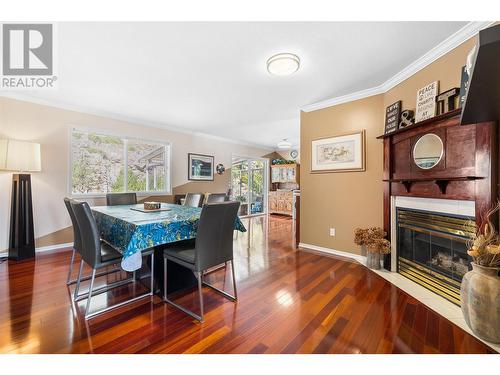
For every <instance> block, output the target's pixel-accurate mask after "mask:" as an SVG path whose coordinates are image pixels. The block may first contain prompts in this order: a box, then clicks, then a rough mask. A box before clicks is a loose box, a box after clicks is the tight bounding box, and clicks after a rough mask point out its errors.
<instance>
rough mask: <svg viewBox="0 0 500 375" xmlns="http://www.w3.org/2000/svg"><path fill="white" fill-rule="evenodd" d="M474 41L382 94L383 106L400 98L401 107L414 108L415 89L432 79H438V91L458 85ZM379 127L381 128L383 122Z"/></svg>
mask: <svg viewBox="0 0 500 375" xmlns="http://www.w3.org/2000/svg"><path fill="white" fill-rule="evenodd" d="M475 43H476V39H475V38H471V39H469V40H468V41H466V42H464V43H462V44H461V45H460V46H458V47H457V48H455V49H454V50H452V51H450V52H449V53H447V54H446V55H444V56H443V57H441V58H439V59H437V60H436V61H434V62H433V63H432V64H430V65H428V66H426V67H425V68H424V69H422V70H420V71H419V72H417V73H415V74H414V75H413V76H411V77H410V78H408V79H407V80H405V81H403V82H402V83H400V84H399V85H397V86H396V87H394V88H392V89H391V90H389V91H387V92H386V93H385V94H384V108H385V107H387V106H389V105H390V104H392V103H394V102H396V101H398V100H402V102H403V103H402V105H403V109H413V110H414V109H415V104H416V101H417V90H418V89H421V88H422V87H424V86H425V85H427V84H428V83H431V82H433V81H439V92H444V91H447V90H449V89H451V88H453V87H460V78H461V69H462V67H463V66H464V65H465V61H466V58H467V54H468V53H469V51H470V50H471V49H472V47H474V45H475ZM381 129H383V123H382V124H381Z"/></svg>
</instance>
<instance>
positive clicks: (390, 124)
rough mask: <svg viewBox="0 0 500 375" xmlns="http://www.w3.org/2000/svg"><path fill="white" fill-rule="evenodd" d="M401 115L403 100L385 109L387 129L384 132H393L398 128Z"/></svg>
mask: <svg viewBox="0 0 500 375" xmlns="http://www.w3.org/2000/svg"><path fill="white" fill-rule="evenodd" d="M400 116H401V100H398V101H397V102H396V103H394V104H391V105H390V106H389V107H387V108H386V109H385V130H384V134H389V133H392V132H393V131H395V130H397V128H398V124H399V117H400Z"/></svg>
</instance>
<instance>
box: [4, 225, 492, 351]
mask: <svg viewBox="0 0 500 375" xmlns="http://www.w3.org/2000/svg"><path fill="white" fill-rule="evenodd" d="M244 224H245V225H246V226H247V228H249V226H251V227H250V233H251V235H248V234H246V233H238V234H236V233H235V263H236V278H237V282H238V297H239V300H238V302H237V303H232V302H230V301H229V300H227V299H225V298H224V297H222V296H220V295H219V294H216V293H215V292H212V291H211V290H210V289H208V288H205V289H204V296H205V309H206V315H205V323H204V324H200V323H198V322H196V321H194V320H193V319H191V318H190V317H189V316H187V315H185V314H184V313H182V312H180V311H178V310H177V309H175V308H173V307H171V306H169V305H166V304H164V303H163V301H162V300H161V298H160V297H158V296H155V297H154V298H153V299H152V300H151V299H145V300H142V301H139V302H137V303H135V304H133V305H129V306H127V307H123V308H121V309H118V310H115V311H112V312H110V313H108V314H105V315H104V316H100V317H97V318H95V319H93V320H90V321H89V322H86V321H85V320H84V319H83V316H82V313H83V311H82V310H83V308H84V303H85V301H81V302H80V303H79V305H77V306H76V309H75V308H73V307H72V303H71V299H70V296H69V293H70V291H73V289H74V287H71V288H69V290H68V288H67V287H66V285H65V281H66V275H67V269H68V264H69V260H70V256H71V253H70V251H62V252H61V251H59V252H53V253H41V254H38V255H37V259H36V261H25V262H19V263H15V262H10V261H9V262H4V263H2V264H0V353H491V352H492V350H491V349H490V348H489V347H487V346H486V345H484V344H483V343H482V342H480V341H479V340H477V339H476V338H474V337H473V336H471V335H469V334H468V333H466V332H465V331H463V330H462V329H460V328H459V327H458V326H456V325H454V324H452V323H451V322H449V321H448V320H446V319H445V318H443V317H441V316H440V315H438V314H437V313H435V312H433V311H432V310H430V309H429V308H427V307H426V306H425V305H423V304H421V303H420V302H418V301H417V300H415V299H414V298H412V297H411V296H409V295H407V294H406V293H404V292H403V291H401V290H400V289H398V288H397V287H395V286H393V285H392V284H390V283H389V282H387V281H386V280H384V279H382V278H381V277H379V276H378V275H376V274H375V273H373V272H371V271H370V270H368V269H366V268H365V267H364V266H362V265H360V264H357V263H355V262H351V261H349V260H347V259H344V258H340V257H327V256H321V255H317V254H314V253H310V252H306V251H296V250H294V249H293V247H292V235H291V233H292V221H291V220H290V219H287V218H280V217H271V218H270V219H267V218H265V217H258V218H254V219H251V222H250V223H249V221H248V220H245V221H244ZM75 270H76V267H75ZM224 276H225V271H224V270H223V269H222V270H219V271H216V272H214V273H212V274H211V275H209V276H208V281H210V282H214V283H216V284H217V285H218V286H222V284H223V283H224ZM116 277H117V276H116V274H115V275H114V276H108V280H110V281H111V280H114V278H116ZM230 277H231V276H230V272H229V269H228V272H227V277H226V278H225V284H226V287H227V288H230V287H231V279H230ZM102 279H106V278H102ZM83 285H88V284H87V283H84V284H83ZM134 288H136V291H137V292H141V290H139V289H140V288H142V287H141V286H137V285H133V284H131V285H129V286H125V287H121V288H119V289H116V290H115V291H113V292H108V293H107V294H101V295H100V296H99V297H98V298H96V304H94V305H93V308H95V307H97V305H101V306H105V305H107V304H109V303H116V301H119V300H120V299H123V298H127V297H128V296H129V293H133V292H134ZM195 296H196V293H188V294H186V295H183V296H179V297H178V298H179V301H180V302H181V303H184V304H186V305H190V306H191V307H192V308H196V298H195Z"/></svg>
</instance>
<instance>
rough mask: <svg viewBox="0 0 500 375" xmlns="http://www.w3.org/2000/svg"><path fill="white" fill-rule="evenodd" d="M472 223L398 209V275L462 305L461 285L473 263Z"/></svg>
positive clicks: (456, 217) (466, 220) (455, 218)
mask: <svg viewBox="0 0 500 375" xmlns="http://www.w3.org/2000/svg"><path fill="white" fill-rule="evenodd" d="M471 219H472V218H469V217H463V216H451V215H441V214H435V213H429V212H424V211H417V210H408V209H398V210H397V254H398V272H399V273H401V274H402V275H404V276H406V277H407V278H409V279H411V280H413V281H415V282H417V283H418V284H421V285H422V286H424V287H426V288H427V289H430V290H432V291H433V292H435V293H437V294H439V295H441V296H443V297H445V298H446V299H448V300H450V301H451V302H453V303H455V304H457V305H459V304H460V283H461V281H462V277H463V276H464V275H465V273H466V272H467V271H468V270H469V268H470V261H471V259H470V257H469V256H468V255H467V242H468V240H469V239H470V237H471V235H472V234H473V233H474V231H475V224H474V223H473V222H472V221H471Z"/></svg>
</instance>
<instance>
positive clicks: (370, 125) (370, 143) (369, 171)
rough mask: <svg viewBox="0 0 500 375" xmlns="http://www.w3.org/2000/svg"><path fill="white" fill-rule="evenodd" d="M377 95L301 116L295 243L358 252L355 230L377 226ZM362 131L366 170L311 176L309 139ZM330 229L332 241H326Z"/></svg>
mask: <svg viewBox="0 0 500 375" xmlns="http://www.w3.org/2000/svg"><path fill="white" fill-rule="evenodd" d="M382 103H383V97H382V95H377V96H372V97H370V98H366V99H362V100H357V101H354V102H350V103H346V104H341V105H338V106H333V107H329V108H325V109H321V110H318V111H313V112H308V113H305V112H303V113H302V114H301V121H300V122H301V128H300V133H301V134H300V137H301V144H300V150H301V154H302V155H301V159H302V163H301V176H300V190H301V205H300V240H301V242H303V243H306V244H312V245H316V246H321V247H327V248H330V249H335V250H341V251H348V252H356V253H357V252H359V249H357V248H356V246H355V245H354V243H353V241H352V238H353V234H352V232H353V229H354V228H355V227H356V226H372V225H382V215H381V212H382V182H381V179H382V161H383V158H382V141H380V140H378V139H375V137H377V136H378V135H380V123H381V121H382V120H383V114H384V112H383V104H382ZM362 129H365V130H366V171H365V172H340V173H318V174H313V173H310V171H311V141H312V140H313V139H317V138H322V137H327V136H332V135H336V134H343V133H347V132H352V131H356V130H362ZM330 228H335V229H336V236H335V237H330V234H329V231H330Z"/></svg>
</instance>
